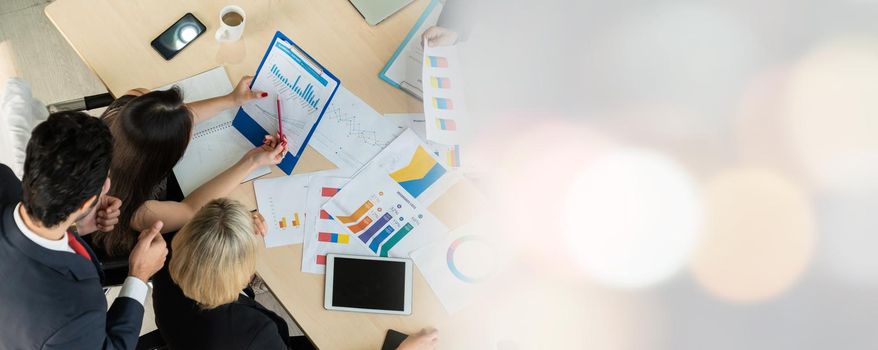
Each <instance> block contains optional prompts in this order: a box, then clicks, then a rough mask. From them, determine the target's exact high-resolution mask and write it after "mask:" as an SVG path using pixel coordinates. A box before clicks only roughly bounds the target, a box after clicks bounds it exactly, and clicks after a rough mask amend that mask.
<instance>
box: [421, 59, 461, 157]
mask: <svg viewBox="0 0 878 350" xmlns="http://www.w3.org/2000/svg"><path fill="white" fill-rule="evenodd" d="M423 67H424V69H423V75H422V79H423V81H422V83H423V90H424V116H425V117H426V121H427V125H426V127H427V139H428V140H430V141H434V142H438V143H441V144H443V145H459V144H460V143H461V141H462V140H463V139H464V135H463V132H464V131H465V130H466V126H467V119H466V117H467V115H466V99H465V98H464V97H465V96H466V94H465V87H464V80H463V74H462V71H463V70H462V69H461V62H460V57H459V55H458V52H457V46H437V47H425V48H424V65H423Z"/></svg>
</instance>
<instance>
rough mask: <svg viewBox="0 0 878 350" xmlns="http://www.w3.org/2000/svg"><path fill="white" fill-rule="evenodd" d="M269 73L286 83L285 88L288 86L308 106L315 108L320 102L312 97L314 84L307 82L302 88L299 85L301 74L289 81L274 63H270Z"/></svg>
mask: <svg viewBox="0 0 878 350" xmlns="http://www.w3.org/2000/svg"><path fill="white" fill-rule="evenodd" d="M271 73H272V74H274V76H275V77H277V80H278V81H280V82H281V83H283V84H284V85H286V87H287V88H289V89H290V90H292V91H293V92H295V93H296V95H299V97H301V98H302V99H303V100H305V102H307V103H308V105H309V106H311V107H312V108H317V104H318V103H319V102H320V99H319V98H318V99H314V85H312V84H311V83H308V85H306V86H305V88H304V89H303V88H302V87H301V86H300V85H299V80H301V79H302V76H301V75H299V76H298V77H296V80H294V81H293V82H292V83H290V80H289V79H288V78H287V77H285V76H284V75H283V73H281V71H280V68H277V65H274V64H273V65H271Z"/></svg>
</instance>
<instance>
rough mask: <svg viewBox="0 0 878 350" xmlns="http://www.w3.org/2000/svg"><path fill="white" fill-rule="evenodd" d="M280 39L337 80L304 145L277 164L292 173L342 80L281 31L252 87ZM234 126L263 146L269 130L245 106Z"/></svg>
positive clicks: (269, 49)
mask: <svg viewBox="0 0 878 350" xmlns="http://www.w3.org/2000/svg"><path fill="white" fill-rule="evenodd" d="M278 40H280V41H283V42H285V43H287V44H290V45H292V46H293V47H295V48H296V49H297V50H298V51H299V52H300V53H302V54H304V55H305V57H307V58H308V59H309V60H310V61H311V62H312V63H314V64H315V65H317V67H318V68H319V69H320V70H321V71H322V73H323V74H325V75H326V77H328V78H329V79H331V80H333V81H335V83H336V84H335V88H334V89H333V90H332V93H331V94H330V95H329V98H328V99H327V100H326V103H325V104H324V105H323V109H321V110H320V114H319V115H318V116H317V121H316V122H314V125H313V126H312V127H311V130H309V131H308V135H307V136H305V141H304V142H302V147H300V148H299V149H298V150H296V153H295V154H293V153H292V151H291V150H287V154H286V155H284V158H283V160H281V162H280V163H279V164H278V165H277V167H278V168H280V169H281V170H283V172H284V173H286V174H287V175H290V174H291V173H292V172H293V169H294V168H295V167H296V164H298V163H299V158H301V157H302V152H304V151H305V147H307V146H308V141H310V140H311V136H312V135H314V130H316V129H317V126H318V125H320V120H322V119H323V114H324V113H326V109H327V107H329V104H330V103H332V98H333V97H335V93H336V91H338V87H339V86H340V85H341V81H340V80H338V78H336V77H335V75H333V74H332V73H330V72H329V70H327V69H326V68H324V67H323V65H321V64H320V63H319V62H317V60H315V59H314V58H312V57H311V55H309V54H308V53H307V52H305V50H302V48H301V47H299V45H296V43H295V42H293V40H291V39H290V38H288V37H287V36H286V35H284V33H281V32H280V31H278V32H276V33H274V38H272V39H271V43H270V44H269V45H268V49H266V50H265V55H264V56H262V61H261V62H259V67H258V68H256V74H254V75H253V81H252V82H250V87H251V88H252V87H253V82H255V81H256V79H257V78H258V77H259V73H260V72H262V66H263V64H264V63H265V60H266V59H267V58H268V55H269V54H270V53H271V50H272V48H273V47H274V45H275V43H276V42H277V41H278ZM232 126H234V127H235V129H238V132H240V133H241V135H244V137H245V138H247V140H249V141H250V143H252V144H253V145H254V146H261V145H262V140H263V138H264V137H265V135H268V131H267V130H265V129H264V128H263V127H262V126H261V125H259V123H257V122H256V121H255V120H253V118H252V117H251V116H250V115H249V114H247V112H245V111H244V108H243V107H241V108H238V113H237V114H235V119H234V120H233V121H232Z"/></svg>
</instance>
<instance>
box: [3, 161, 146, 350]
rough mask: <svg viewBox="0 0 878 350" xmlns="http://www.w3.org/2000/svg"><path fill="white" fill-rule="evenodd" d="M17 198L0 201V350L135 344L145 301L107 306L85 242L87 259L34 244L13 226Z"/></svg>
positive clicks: (127, 346)
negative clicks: (3, 202)
mask: <svg viewBox="0 0 878 350" xmlns="http://www.w3.org/2000/svg"><path fill="white" fill-rule="evenodd" d="M0 167H5V166H0ZM2 173H3V172H0V174H2ZM10 174H11V172H10ZM10 181H18V179H17V178H15V176H12V179H10V178H8V176H2V175H0V183H2V184H3V186H4V187H5V186H7V185H9V182H10ZM19 186H20V185H19ZM17 202H18V200H16V201H15V202H12V203H5V204H2V205H0V280H2V281H3V283H0V349H134V348H135V347H136V346H137V338H138V336H139V334H140V326H141V323H142V322H143V306H142V305H140V303H138V302H137V301H136V300H134V299H131V298H117V299H116V301H115V302H113V306H112V307H110V310H109V311H108V310H107V299H106V297H104V292H103V290H102V288H101V278H102V275H101V269H100V262H98V260H97V258H96V257H94V256H95V255H94V253H93V252H92V251H91V249H90V248H89V246H88V245H86V244H84V243H83V244H84V246H85V247H86V249H87V250H88V252H89V254H90V255H91V256H92V257H93V258H92V261H91V262H89V261H88V260H86V259H84V258H83V257H81V256H79V255H76V254H71V253H67V252H58V251H53V250H49V249H46V248H43V247H41V246H39V245H37V244H36V243H34V242H33V241H31V240H30V239H28V238H27V237H25V236H24V234H23V233H22V232H21V231H20V230H19V229H18V226H16V225H15V220H14V219H13V211H14V210H15V205H16V204H17ZM77 239H79V241H80V242H83V241H82V239H81V238H79V237H77Z"/></svg>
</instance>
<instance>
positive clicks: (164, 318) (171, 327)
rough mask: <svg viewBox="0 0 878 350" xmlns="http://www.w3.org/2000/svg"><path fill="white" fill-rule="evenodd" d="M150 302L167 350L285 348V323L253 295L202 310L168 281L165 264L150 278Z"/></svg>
mask: <svg viewBox="0 0 878 350" xmlns="http://www.w3.org/2000/svg"><path fill="white" fill-rule="evenodd" d="M170 260H171V257H170V255H168V260H167V261H170ZM152 305H153V308H154V309H155V323H156V326H158V329H159V332H161V334H162V337H163V338H164V339H165V342H166V343H167V344H168V347H169V348H170V349H186V350H197V349H211V350H222V349H234V350H238V349H254V350H255V349H259V350H263V349H264V350H272V349H282V350H286V349H287V341H288V339H289V331H288V330H287V323H286V322H285V321H284V320H283V318H281V317H280V316H278V315H277V314H275V313H274V312H271V311H270V310H268V309H266V308H265V307H263V306H262V305H260V304H259V303H258V302H256V301H255V300H253V298H252V294H250V295H248V296H243V295H240V296H238V300H236V301H234V302H232V303H229V304H225V305H221V306H218V307H216V308H214V309H210V310H201V309H200V308H199V307H198V304H197V303H196V302H195V301H194V300H192V299H189V298H187V297H186V296H185V295H184V294H183V290H181V289H180V287H178V286H177V284H176V283H174V281H173V280H171V276H170V274H169V273H168V269H167V266H166V267H165V268H163V269H162V270H161V271H159V273H157V274H156V275H155V277H154V278H153V291H152Z"/></svg>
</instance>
